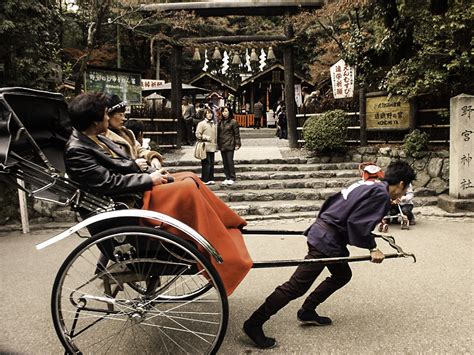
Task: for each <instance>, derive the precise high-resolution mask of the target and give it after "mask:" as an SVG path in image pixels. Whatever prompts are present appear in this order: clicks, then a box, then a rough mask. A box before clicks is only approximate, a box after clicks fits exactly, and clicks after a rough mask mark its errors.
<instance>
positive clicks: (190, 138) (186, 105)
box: [181, 96, 196, 145]
mask: <svg viewBox="0 0 474 355" xmlns="http://www.w3.org/2000/svg"><path fill="white" fill-rule="evenodd" d="M181 110H182V115H183V132H184V137H183V141H184V143H183V144H184V145H193V144H194V135H193V119H194V116H195V115H196V111H195V110H194V106H193V104H192V103H191V102H190V100H189V97H187V96H183V100H182V106H181Z"/></svg>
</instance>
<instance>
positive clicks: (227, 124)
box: [217, 106, 241, 185]
mask: <svg viewBox="0 0 474 355" xmlns="http://www.w3.org/2000/svg"><path fill="white" fill-rule="evenodd" d="M240 146H241V142H240V130H239V124H238V123H237V121H236V120H235V119H234V114H233V112H232V110H231V109H230V108H229V107H227V106H225V107H224V108H223V109H222V119H221V120H220V121H219V123H218V125H217V147H218V149H219V150H220V151H221V156H222V163H223V164H224V172H225V180H224V182H223V183H222V184H223V185H232V184H234V182H235V179H236V175H235V166H234V151H235V150H238V149H239V148H240Z"/></svg>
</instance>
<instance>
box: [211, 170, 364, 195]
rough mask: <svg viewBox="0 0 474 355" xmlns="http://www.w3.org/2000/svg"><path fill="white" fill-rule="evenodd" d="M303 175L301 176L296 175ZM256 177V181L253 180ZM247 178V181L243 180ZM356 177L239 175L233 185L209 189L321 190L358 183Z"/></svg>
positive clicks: (220, 185) (217, 190)
mask: <svg viewBox="0 0 474 355" xmlns="http://www.w3.org/2000/svg"><path fill="white" fill-rule="evenodd" d="M298 175H303V174H298ZM255 177H257V178H258V179H254V178H255ZM245 178H247V179H245ZM358 180H359V178H358V177H352V178H331V179H327V178H309V177H305V176H293V175H289V176H288V175H286V178H275V177H274V176H271V177H268V178H267V179H261V177H260V176H255V175H248V176H245V175H239V180H238V181H236V182H235V183H234V184H233V185H223V184H222V181H219V180H218V181H217V183H216V185H210V186H209V187H210V189H211V190H213V191H214V192H219V191H220V192H229V190H230V191H232V193H233V191H238V190H243V189H244V190H268V189H273V190H275V189H302V188H311V189H323V188H331V187H338V188H343V187H345V186H349V185H350V184H351V183H354V182H356V181H358Z"/></svg>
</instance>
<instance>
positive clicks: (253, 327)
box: [244, 161, 415, 348]
mask: <svg viewBox="0 0 474 355" xmlns="http://www.w3.org/2000/svg"><path fill="white" fill-rule="evenodd" d="M414 179H415V173H414V171H413V169H412V168H411V167H410V166H409V165H408V163H406V162H403V161H397V162H394V163H392V164H390V165H389V166H388V167H387V170H386V171H385V178H384V180H383V181H359V182H356V183H354V184H352V185H351V186H349V187H348V188H346V189H344V190H342V191H341V192H339V193H337V194H335V195H333V196H331V197H330V198H328V200H326V201H325V202H324V204H323V206H322V207H321V211H320V212H319V215H318V218H317V219H316V221H315V222H314V223H313V224H312V225H311V227H310V228H308V229H307V230H306V232H305V235H306V236H307V243H308V255H307V256H306V258H305V259H319V258H327V257H344V256H348V255H349V251H348V249H347V245H353V246H356V247H359V248H365V249H368V250H369V251H370V256H371V258H372V262H374V263H381V262H382V261H383V260H384V258H385V256H384V254H383V253H382V252H381V251H380V250H379V249H377V244H376V243H375V239H374V236H373V235H372V231H373V229H374V228H375V226H376V225H377V223H379V222H380V220H381V219H382V217H383V216H385V215H386V214H387V212H388V211H389V209H390V206H391V200H395V199H397V198H400V197H401V196H403V195H404V194H405V192H406V190H407V188H408V186H409V185H410V183H411V182H412V181H413V180H414ZM325 267H327V268H328V270H329V272H330V273H331V276H329V277H328V278H327V279H326V280H324V281H323V282H321V283H320V284H319V286H317V287H316V289H315V290H314V291H313V292H311V293H310V294H309V296H308V297H307V298H306V300H305V301H304V303H303V305H302V307H301V308H300V310H299V311H298V312H297V319H298V320H299V321H300V322H302V323H305V324H314V325H320V326H324V325H330V324H331V323H332V321H331V319H330V318H328V317H323V316H320V315H319V314H318V313H316V308H317V306H318V305H319V304H321V303H323V302H324V301H325V300H326V299H327V298H328V297H329V296H331V295H332V294H333V293H334V292H336V291H337V290H338V289H340V288H341V287H343V286H344V285H346V284H347V283H348V282H349V281H350V279H351V277H352V272H351V268H350V267H349V265H348V263H342V264H329V265H327V266H325V265H321V264H316V263H308V264H302V265H300V266H298V268H297V269H296V271H295V272H294V274H293V276H291V278H290V280H289V281H287V282H286V283H284V284H283V285H280V286H278V287H277V288H276V289H275V291H273V293H272V294H270V296H268V297H267V299H266V300H265V302H264V303H263V304H262V305H261V306H260V307H259V308H258V309H257V310H256V311H255V312H254V313H253V314H252V315H251V316H250V318H249V319H247V320H246V321H245V323H244V332H245V333H246V334H247V335H248V337H249V338H250V339H252V341H253V342H254V343H255V344H256V345H257V346H258V347H260V348H271V347H274V346H275V345H276V340H275V339H274V338H271V337H267V336H266V335H265V333H264V332H263V324H264V323H265V322H266V321H268V320H269V319H270V317H271V316H272V315H274V314H275V313H277V312H278V311H279V310H280V309H282V308H283V307H285V306H286V305H287V304H288V303H289V302H290V301H292V300H294V299H296V298H298V297H301V296H302V295H304V294H305V293H306V292H307V291H308V290H309V288H310V287H311V285H312V284H313V283H314V281H315V280H316V278H317V277H318V276H319V275H320V274H321V272H322V271H323V269H324V268H325Z"/></svg>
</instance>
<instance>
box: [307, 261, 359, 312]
mask: <svg viewBox="0 0 474 355" xmlns="http://www.w3.org/2000/svg"><path fill="white" fill-rule="evenodd" d="M327 268H328V269H329V272H330V273H331V276H329V277H328V278H326V280H324V281H323V282H321V284H319V286H318V287H316V289H315V290H314V291H313V292H311V293H310V295H309V296H308V297H307V298H306V300H305V301H304V303H303V306H302V308H303V309H305V310H315V309H316V307H317V306H318V305H319V304H320V303H323V302H324V301H325V300H326V299H327V298H328V297H329V296H331V295H332V294H333V293H334V292H336V291H337V290H339V289H340V288H342V287H343V286H345V285H346V284H347V283H348V282H349V281H350V280H351V277H352V271H351V268H350V267H349V264H347V263H343V264H331V265H327Z"/></svg>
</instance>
